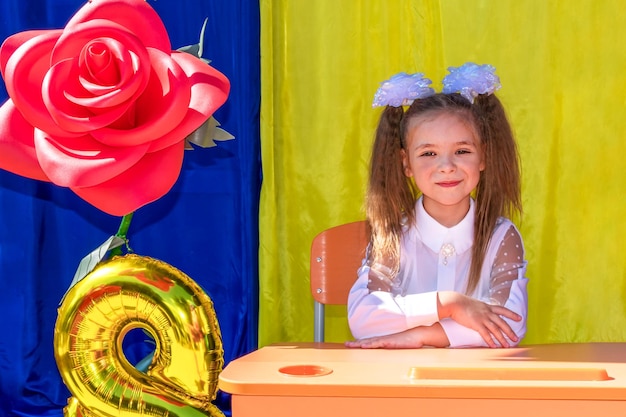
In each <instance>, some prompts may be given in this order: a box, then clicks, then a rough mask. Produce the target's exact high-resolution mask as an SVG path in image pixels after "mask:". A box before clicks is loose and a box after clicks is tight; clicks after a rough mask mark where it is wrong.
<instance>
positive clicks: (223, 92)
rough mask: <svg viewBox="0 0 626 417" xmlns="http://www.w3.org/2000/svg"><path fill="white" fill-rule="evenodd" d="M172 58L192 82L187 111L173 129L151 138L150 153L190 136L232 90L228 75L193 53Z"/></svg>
mask: <svg viewBox="0 0 626 417" xmlns="http://www.w3.org/2000/svg"><path fill="white" fill-rule="evenodd" d="M172 59H174V60H175V61H176V62H178V64H179V65H180V66H181V67H182V68H183V70H184V71H185V74H187V77H189V80H190V81H191V83H192V85H191V99H190V100H189V105H188V111H187V114H186V115H185V119H184V120H183V121H182V122H180V123H179V124H178V125H177V126H176V127H175V128H174V129H173V130H171V131H169V132H167V133H166V134H165V135H163V136H162V137H160V138H157V139H155V140H154V141H152V143H151V144H150V148H149V150H148V152H154V151H157V150H159V149H162V148H165V147H168V146H170V145H172V144H173V143H175V142H177V141H178V140H180V138H181V137H182V138H184V137H187V136H188V135H189V134H191V133H192V132H193V131H194V130H196V129H197V128H198V127H200V126H201V125H202V123H204V122H205V121H206V120H208V118H209V117H211V115H212V114H213V113H214V112H215V110H217V109H218V108H219V107H220V106H221V105H222V104H224V102H225V101H226V99H227V97H228V93H229V92H230V82H229V81H228V78H226V76H225V75H224V74H222V73H221V72H219V71H217V70H216V69H215V68H213V67H212V66H210V65H208V64H207V63H205V62H203V61H201V60H200V59H198V58H196V57H194V56H193V55H191V54H188V53H184V52H172Z"/></svg>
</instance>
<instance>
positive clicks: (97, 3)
mask: <svg viewBox="0 0 626 417" xmlns="http://www.w3.org/2000/svg"><path fill="white" fill-rule="evenodd" d="M94 19H103V20H108V21H111V22H116V23H118V24H120V25H122V26H124V27H126V28H127V29H128V31H130V32H131V33H134V34H135V35H136V36H137V37H138V38H139V39H141V40H142V42H143V44H144V45H145V46H149V47H152V48H156V49H160V50H161V51H163V52H168V53H169V51H171V50H172V46H171V43H170V39H169V36H168V34H167V30H166V29H165V25H164V24H163V22H162V21H161V18H160V17H159V15H158V14H157V12H156V11H155V10H154V9H153V8H152V7H150V5H149V4H148V2H146V1H145V0H90V2H89V3H86V4H85V5H84V6H83V7H81V8H80V10H78V12H76V14H74V16H73V17H72V18H71V19H70V21H69V22H68V23H67V25H65V30H69V31H71V30H73V27H74V26H75V25H77V24H79V23H82V22H87V21H90V20H94Z"/></svg>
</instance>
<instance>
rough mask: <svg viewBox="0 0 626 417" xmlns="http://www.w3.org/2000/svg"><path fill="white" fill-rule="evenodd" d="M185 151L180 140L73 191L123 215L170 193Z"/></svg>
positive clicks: (109, 212) (115, 214)
mask: <svg viewBox="0 0 626 417" xmlns="http://www.w3.org/2000/svg"><path fill="white" fill-rule="evenodd" d="M184 151H185V144H184V142H182V141H181V142H179V143H176V144H175V145H173V146H170V147H169V148H165V149H163V150H161V151H159V152H154V153H149V154H146V155H145V156H144V157H143V158H142V159H141V160H140V161H139V162H138V163H137V164H135V165H134V166H133V167H132V168H130V169H129V170H127V171H125V172H123V173H122V174H120V175H119V176H117V177H115V178H112V179H111V180H109V181H107V182H104V183H102V184H99V185H96V186H94V187H86V188H72V191H74V192H75V193H76V194H77V195H78V196H79V197H81V198H82V199H84V200H85V201H87V202H88V203H90V204H92V205H93V206H95V207H96V208H98V209H100V210H102V211H104V212H106V213H108V214H111V215H113V216H124V215H126V214H128V213H131V212H133V211H135V210H137V209H138V208H140V207H142V206H144V205H146V204H148V203H151V202H153V201H155V200H157V199H159V198H161V197H162V196H164V195H165V194H167V192H168V191H169V190H170V189H171V188H172V186H173V185H174V184H175V183H176V180H177V179H178V175H179V173H180V169H181V167H182V162H183V153H184Z"/></svg>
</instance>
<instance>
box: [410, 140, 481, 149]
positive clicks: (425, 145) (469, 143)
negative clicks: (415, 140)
mask: <svg viewBox="0 0 626 417" xmlns="http://www.w3.org/2000/svg"><path fill="white" fill-rule="evenodd" d="M452 145H453V146H476V144H475V143H474V141H473V140H461V141H458V142H455V143H453V144H452ZM436 146H437V145H435V144H432V143H420V144H418V145H417V146H415V150H420V149H424V148H434V147H436Z"/></svg>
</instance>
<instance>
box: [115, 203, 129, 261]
mask: <svg viewBox="0 0 626 417" xmlns="http://www.w3.org/2000/svg"><path fill="white" fill-rule="evenodd" d="M133 214H134V212H131V213H128V214H127V215H125V216H124V217H122V221H121V222H120V227H119V229H117V233H116V234H115V236H117V237H119V238H121V239H124V241H125V242H126V247H127V248H128V239H127V238H126V234H127V233H128V228H129V227H130V222H131V220H132V219H133ZM121 254H122V247H121V246H118V247H117V248H113V249H111V257H113V256H117V255H121Z"/></svg>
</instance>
